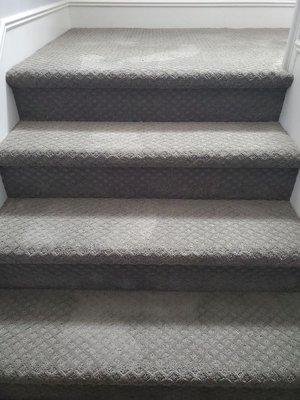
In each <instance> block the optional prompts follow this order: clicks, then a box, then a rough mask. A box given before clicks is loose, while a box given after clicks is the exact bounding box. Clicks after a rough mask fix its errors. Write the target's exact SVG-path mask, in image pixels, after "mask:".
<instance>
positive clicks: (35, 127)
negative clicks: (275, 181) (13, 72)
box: [0, 121, 300, 168]
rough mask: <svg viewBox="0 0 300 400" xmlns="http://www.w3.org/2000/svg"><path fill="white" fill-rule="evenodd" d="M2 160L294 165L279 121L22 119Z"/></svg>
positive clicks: (297, 163)
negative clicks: (41, 120) (174, 121)
mask: <svg viewBox="0 0 300 400" xmlns="http://www.w3.org/2000/svg"><path fill="white" fill-rule="evenodd" d="M0 164H1V165H2V166H25V165H31V166H33V165H40V166H65V167H83V166H85V167H89V166H90V167H93V166H94V167H96V166H108V167H109V166H117V167H188V168H196V167H228V168H236V167H250V168H251V167H252V168H260V167H261V168H265V167H274V168H285V167H286V168H298V167H300V152H299V151H298V150H297V148H296V146H295V144H294V143H293V141H292V139H291V138H290V137H289V136H288V135H287V134H286V132H285V131H284V130H283V128H282V127H281V126H280V124H279V123H276V122H265V123H262V122H259V123H249V122H248V123H247V122H242V123H222V122H221V123H217V122H211V123H195V122H189V123H171V122H164V123H159V122H149V123H143V122H141V123H138V122H132V123H124V122H123V123H118V122H45V121H44V122H40V121H35V122H32V121H29V122H28V121H27V122H26V121H22V122H20V123H19V124H18V125H17V126H16V127H15V129H14V130H13V131H12V132H11V133H10V134H9V135H8V136H7V137H6V139H5V140H4V141H3V142H2V143H1V145H0Z"/></svg>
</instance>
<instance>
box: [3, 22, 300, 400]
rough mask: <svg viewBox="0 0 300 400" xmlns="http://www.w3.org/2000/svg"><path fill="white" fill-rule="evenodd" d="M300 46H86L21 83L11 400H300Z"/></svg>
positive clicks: (230, 34)
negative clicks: (292, 129)
mask: <svg viewBox="0 0 300 400" xmlns="http://www.w3.org/2000/svg"><path fill="white" fill-rule="evenodd" d="M287 35H288V32H287V30H282V29H256V30H253V29H238V30H230V29H219V30H218V29H187V30H176V29H169V30H164V29H159V30H157V29H156V30H155V29H154V30H143V29H72V30H70V31H68V32H67V33H66V34H64V35H62V36H61V37H59V38H58V39H56V40H55V41H53V42H52V43H49V44H48V45H47V46H45V47H43V48H42V49H40V50H39V51H37V52H36V53H35V54H33V55H32V56H30V57H29V58H28V59H26V60H24V61H23V62H21V63H20V64H18V65H16V66H14V67H13V68H12V69H11V70H10V71H9V72H8V74H7V82H8V83H9V85H11V87H12V89H13V93H14V96H15V100H16V104H17V108H18V112H19V116H20V118H21V122H20V123H19V124H18V125H17V126H16V127H15V128H14V129H13V131H12V132H11V133H10V134H9V135H8V137H7V138H6V140H4V141H3V143H1V146H0V171H1V175H2V178H3V181H4V184H5V187H6V190H7V193H8V195H9V197H10V198H9V199H8V200H7V202H6V203H5V205H4V206H3V208H2V209H1V210H0V399H1V400H54V399H55V400H62V399H64V400H65V399H70V400H79V399H80V400H82V399H86V400H95V399H97V400H108V399H109V400H141V399H145V400H296V399H297V400H298V398H300V385H299V383H300V374H299V360H300V358H299V351H298V350H299V339H300V328H299V317H300V297H299V289H300V246H299V244H300V222H299V218H297V216H296V215H295V213H294V211H293V210H292V208H291V205H290V203H289V202H288V201H287V200H288V199H289V198H290V195H291V192H292V189H293V185H294V182H295V178H296V174H297V171H298V168H299V164H300V155H299V151H298V150H297V149H296V147H295V145H294V143H293V142H292V141H291V139H290V138H289V137H288V135H287V134H286V132H285V131H284V130H283V129H282V127H281V126H280V125H279V123H278V122H277V121H278V119H279V115H280V112H281V109H282V104H283V100H284V96H285V93H286V90H287V88H288V87H289V86H290V85H291V83H292V80H293V77H292V76H291V74H289V73H288V72H287V71H284V70H283V69H282V58H283V54H284V50H285V46H286V41H287ZM93 290H95V291H93Z"/></svg>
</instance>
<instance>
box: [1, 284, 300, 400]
mask: <svg viewBox="0 0 300 400" xmlns="http://www.w3.org/2000/svg"><path fill="white" fill-rule="evenodd" d="M0 300H1V301H0V304H1V308H0V332H1V337H2V340H1V344H0V349H1V351H0V360H1V362H0V376H1V379H0V393H1V390H2V385H4V388H5V385H9V384H11V385H12V384H21V385H22V384H24V383H27V388H28V389H29V390H30V385H38V384H48V385H50V386H51V385H52V386H53V387H54V390H55V385H74V384H75V385H76V384H77V385H78V384H79V385H83V390H85V388H88V386H89V385H92V386H93V385H98V387H99V386H101V385H104V386H105V385H111V386H119V385H139V386H140V385H143V386H150V387H151V386H157V385H158V386H161V385H162V386H170V385H173V386H174V385H175V386H179V387H182V389H184V387H187V388H189V387H191V386H196V387H198V390H199V388H201V387H203V388H210V387H212V388H213V387H214V386H217V387H219V388H221V387H224V388H232V389H236V390H238V389H239V388H240V389H242V390H244V389H257V390H259V389H264V390H266V389H273V390H274V389H276V388H278V389H283V388H288V389H294V390H296V388H298V387H299V370H298V361H299V358H298V343H299V334H300V332H299V326H297V323H298V322H299V317H300V314H299V310H300V303H299V301H300V298H299V294H292V293H290V294H279V293H277V294H274V293H273V294H266V293H265V294H258V293H251V294H249V293H247V294H226V293H206V294H205V293H198V294H195V293H190V294H188V293H184V292H182V293H170V292H168V293H166V292H157V293H153V292H131V293H126V292H105V291H104V292H93V291H47V290H43V291H38V290H33V291H30V290H23V291H14V290H2V291H1V292H0ZM20 352H21V354H22V358H20V356H19V355H20ZM28 389H27V390H28ZM4 390H5V389H4ZM15 390H16V389H15ZM225 393H226V392H225ZM241 393H243V391H242V392H241ZM150 398H151V397H150ZM192 398H194V397H192Z"/></svg>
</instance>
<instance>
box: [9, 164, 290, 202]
mask: <svg viewBox="0 0 300 400" xmlns="http://www.w3.org/2000/svg"><path fill="white" fill-rule="evenodd" d="M296 175H297V169H272V168H269V169H268V168H262V169H251V168H249V169H247V168H245V169H244V168H232V169H231V168H227V169H219V168H199V169H196V168H195V169H188V168H167V169H162V168H127V169H126V168H124V169H123V168H63V167H53V168H52V167H47V168H45V167H34V168H31V167H24V168H14V167H7V168H4V169H3V170H2V178H3V181H4V185H5V187H6V190H7V193H8V195H9V196H10V197H118V198H122V197H123V198H139V197H145V198H182V199H184V198H185V199H188V198H191V199H266V200H269V199H270V200H271V199H274V200H288V199H289V198H290V195H291V192H292V190H293V186H294V182H295V179H296Z"/></svg>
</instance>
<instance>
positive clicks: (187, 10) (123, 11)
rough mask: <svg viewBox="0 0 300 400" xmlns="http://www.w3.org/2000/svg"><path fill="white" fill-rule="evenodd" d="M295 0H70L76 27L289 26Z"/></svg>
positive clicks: (73, 22) (72, 18) (72, 17)
mask: <svg viewBox="0 0 300 400" xmlns="http://www.w3.org/2000/svg"><path fill="white" fill-rule="evenodd" d="M294 7H295V1H294V0H291V1H290V0H286V1H284V0H281V1H279V0H267V1H260V0H252V1H246V0H245V1H243V0H241V1H235V0H211V1H209V0H206V1H193V0H187V1H184V0H181V1H179V0H169V1H167V0H165V1H159V0H154V1H149V0H148V1H146V0H141V1H138V0H123V1H122V0H109V1H108V0H106V1H104V0H71V1H69V9H70V15H71V21H72V26H73V27H78V28H97V27H102V28H108V27H111V28H132V27H133V28H201V27H202V28H288V27H290V25H291V20H292V15H293V10H294Z"/></svg>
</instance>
